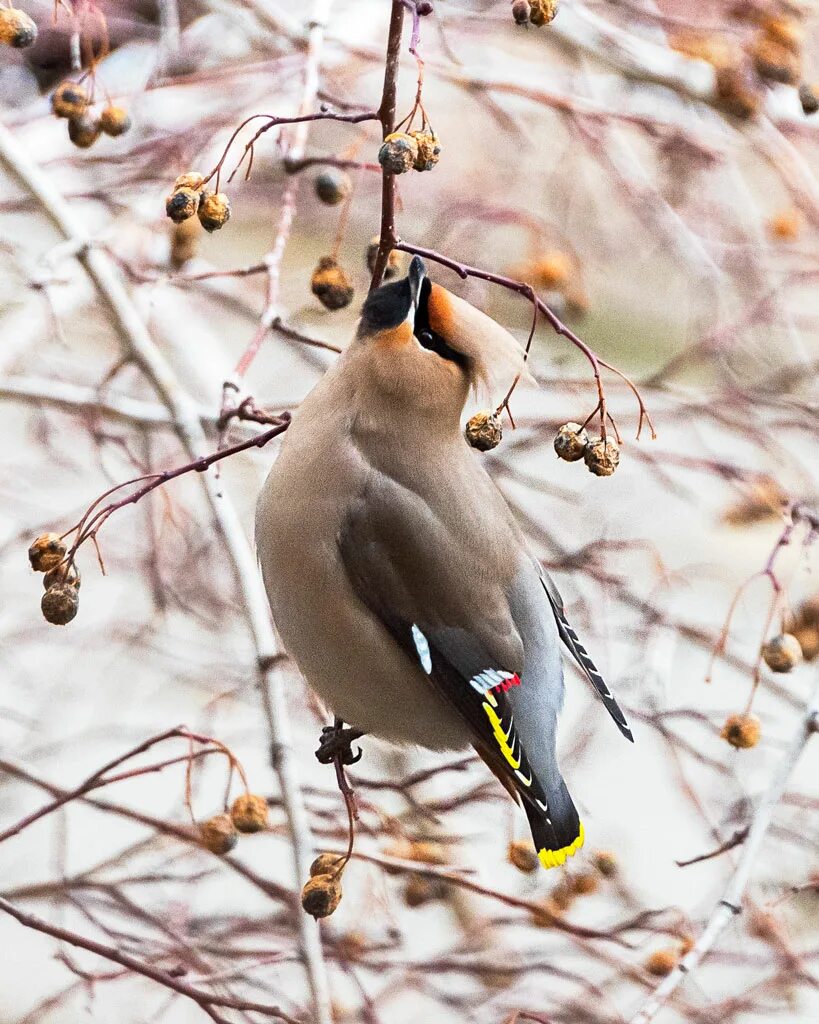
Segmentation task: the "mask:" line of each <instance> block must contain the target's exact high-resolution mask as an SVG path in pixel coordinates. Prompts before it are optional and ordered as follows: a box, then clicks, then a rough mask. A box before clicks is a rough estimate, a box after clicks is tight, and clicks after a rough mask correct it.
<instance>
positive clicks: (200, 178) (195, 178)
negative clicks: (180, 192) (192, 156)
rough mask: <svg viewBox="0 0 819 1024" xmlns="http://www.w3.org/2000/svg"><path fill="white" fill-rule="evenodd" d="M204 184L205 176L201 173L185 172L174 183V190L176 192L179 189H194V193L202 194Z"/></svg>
mask: <svg viewBox="0 0 819 1024" xmlns="http://www.w3.org/2000/svg"><path fill="white" fill-rule="evenodd" d="M204 184H205V176H204V175H203V174H200V173H199V171H185V173H184V174H180V175H179V177H178V178H177V179H176V181H175V182H174V183H173V190H174V192H176V190H177V189H178V188H192V189H193V190H194V192H200V191H201V189H202V186H203V185H204Z"/></svg>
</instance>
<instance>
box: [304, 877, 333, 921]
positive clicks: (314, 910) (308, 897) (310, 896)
mask: <svg viewBox="0 0 819 1024" xmlns="http://www.w3.org/2000/svg"><path fill="white" fill-rule="evenodd" d="M339 903H341V881H340V879H339V878H338V876H337V875H313V877H312V878H308V879H307V882H306V883H305V885H304V888H303V889H302V891H301V905H302V907H303V908H304V910H305V911H306V912H307V913H308V914H310V916H311V917H315V918H319V917H329V916H330V914H332V913H333V911H334V910H335V909H336V907H337V906H338V905H339Z"/></svg>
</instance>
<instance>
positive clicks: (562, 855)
mask: <svg viewBox="0 0 819 1024" xmlns="http://www.w3.org/2000/svg"><path fill="white" fill-rule="evenodd" d="M585 838H586V830H585V829H584V828H583V822H582V821H581V822H580V829H579V831H578V833H577V839H575V841H574V842H573V843H571V844H570V845H569V846H564V847H563V848H562V849H560V850H547V849H545V848H544V849H542V850H538V851H537V856H538V860H539V861H540V863H541V864H542V865H543V866H544V868H558V867H560V866H561V865H562V864H565V863H566V858H567V857H574V855H575V854H576V853H577V851H578V850H579V849H580V847H581V846H582V845H583V841H584V840H585Z"/></svg>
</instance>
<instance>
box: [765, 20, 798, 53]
mask: <svg viewBox="0 0 819 1024" xmlns="http://www.w3.org/2000/svg"><path fill="white" fill-rule="evenodd" d="M762 31H763V32H764V34H765V35H766V36H767V37H768V38H769V39H771V40H772V41H773V42H775V43H779V45H780V46H784V47H785V49H786V50H790V51H791V53H801V52H802V46H803V45H804V42H805V30H804V29H803V28H802V26H801V25H800V24H799V22H798V21H796V20H795V19H794V18H787V17H782V16H780V17H776V16H772V15H768V17H766V18H764V19H763V21H762Z"/></svg>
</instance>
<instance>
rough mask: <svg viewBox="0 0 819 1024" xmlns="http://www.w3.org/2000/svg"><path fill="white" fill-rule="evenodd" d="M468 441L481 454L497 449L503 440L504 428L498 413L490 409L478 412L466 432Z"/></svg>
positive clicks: (467, 426) (470, 421)
mask: <svg viewBox="0 0 819 1024" xmlns="http://www.w3.org/2000/svg"><path fill="white" fill-rule="evenodd" d="M464 435H465V436H466V439H467V441H468V442H469V443H470V445H472V447H473V448H477V449H478V451H479V452H488V451H491V450H492V449H493V448H497V447H498V445H499V444H500V443H501V439H502V438H503V426H502V424H501V418H500V416H498V415H497V413H494V412H491V411H490V410H489V409H487V410H485V411H484V412H476V413H475V415H474V416H473V417H471V419H470V420H469V422H468V423H467V425H466V429H465V430H464Z"/></svg>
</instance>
